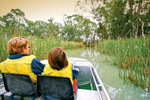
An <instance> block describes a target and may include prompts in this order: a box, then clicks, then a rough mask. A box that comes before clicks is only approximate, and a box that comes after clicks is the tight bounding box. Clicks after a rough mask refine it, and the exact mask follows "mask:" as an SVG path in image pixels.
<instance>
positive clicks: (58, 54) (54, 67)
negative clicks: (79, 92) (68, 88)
mask: <svg viewBox="0 0 150 100" xmlns="http://www.w3.org/2000/svg"><path fill="white" fill-rule="evenodd" d="M78 71H79V70H78V69H74V68H73V64H72V63H71V62H68V60H67V57H66V54H65V52H64V51H63V49H62V48H60V47H55V48H53V49H51V50H50V51H49V53H48V64H47V65H46V66H45V68H44V72H43V73H42V75H50V76H62V77H68V78H70V81H71V83H72V85H73V90H74V92H75V91H76V89H77V87H76V83H77V82H76V75H77V73H78Z"/></svg>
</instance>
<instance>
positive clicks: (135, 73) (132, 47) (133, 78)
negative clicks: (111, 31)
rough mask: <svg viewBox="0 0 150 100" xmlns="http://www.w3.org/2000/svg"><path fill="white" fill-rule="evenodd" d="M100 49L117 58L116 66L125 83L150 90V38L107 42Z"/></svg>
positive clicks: (102, 43)
mask: <svg viewBox="0 0 150 100" xmlns="http://www.w3.org/2000/svg"><path fill="white" fill-rule="evenodd" d="M98 49H99V50H100V51H101V52H103V53H106V54H109V55H112V56H115V61H114V64H116V65H117V66H118V69H119V76H120V77H122V78H123V79H124V80H125V81H127V80H130V82H132V83H133V84H135V85H138V86H140V87H142V88H148V89H150V37H147V38H146V39H143V38H136V39H134V38H130V39H122V40H107V41H104V42H101V43H99V44H98Z"/></svg>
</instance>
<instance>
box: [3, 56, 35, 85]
mask: <svg viewBox="0 0 150 100" xmlns="http://www.w3.org/2000/svg"><path fill="white" fill-rule="evenodd" d="M34 58H35V56H34V55H28V56H24V57H22V58H19V59H9V58H7V59H6V60H5V61H4V62H2V63H0V70H1V72H2V73H16V74H25V75H29V76H30V78H31V80H32V81H33V83H36V82H37V76H36V75H35V74H34V73H33V72H32V70H31V61H32V60H33V59H34Z"/></svg>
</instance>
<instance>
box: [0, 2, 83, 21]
mask: <svg viewBox="0 0 150 100" xmlns="http://www.w3.org/2000/svg"><path fill="white" fill-rule="evenodd" d="M77 1H78V0H0V16H3V15H6V14H7V13H8V12H10V11H11V9H16V8H19V9H20V10H22V11H23V12H24V13H25V17H26V18H27V19H28V20H31V21H36V20H43V21H47V20H48V19H50V18H54V22H58V23H62V22H63V15H64V14H66V15H73V14H76V13H77V14H81V12H79V11H78V12H75V9H76V8H75V4H76V2H77Z"/></svg>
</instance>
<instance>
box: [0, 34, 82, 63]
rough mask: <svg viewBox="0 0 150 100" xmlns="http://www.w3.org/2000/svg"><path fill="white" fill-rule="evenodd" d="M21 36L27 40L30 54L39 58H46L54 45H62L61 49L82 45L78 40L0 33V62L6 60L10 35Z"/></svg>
mask: <svg viewBox="0 0 150 100" xmlns="http://www.w3.org/2000/svg"><path fill="white" fill-rule="evenodd" d="M15 36H17V37H23V38H26V39H27V40H28V41H29V46H30V47H31V48H30V54H33V55H35V56H36V57H37V58H38V59H39V60H43V59H47V54H48V52H49V50H50V49H52V48H54V47H56V46H57V47H62V48H63V49H76V48H82V47H84V45H83V44H82V43H78V42H63V41H61V40H60V39H56V38H54V37H52V36H50V37H48V38H46V39H42V38H40V37H36V36H28V37H24V36H23V35H13V36H11V35H10V36H8V35H1V36H0V62H2V61H4V60H6V58H7V57H8V52H7V42H8V41H9V39H11V38H12V37H15Z"/></svg>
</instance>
